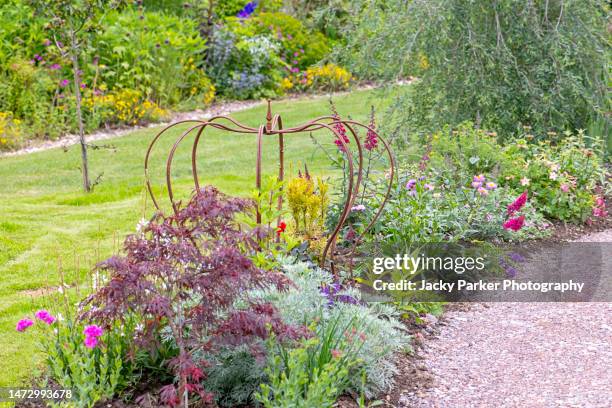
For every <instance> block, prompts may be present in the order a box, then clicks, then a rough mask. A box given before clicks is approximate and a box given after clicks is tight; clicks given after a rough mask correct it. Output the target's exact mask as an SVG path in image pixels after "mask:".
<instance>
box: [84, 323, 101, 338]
mask: <svg viewBox="0 0 612 408" xmlns="http://www.w3.org/2000/svg"><path fill="white" fill-rule="evenodd" d="M102 333H104V331H103V330H102V328H101V327H100V326H97V325H95V324H92V325H90V326H87V327H85V330H83V334H84V335H85V336H87V337H100V336H101V335H102Z"/></svg>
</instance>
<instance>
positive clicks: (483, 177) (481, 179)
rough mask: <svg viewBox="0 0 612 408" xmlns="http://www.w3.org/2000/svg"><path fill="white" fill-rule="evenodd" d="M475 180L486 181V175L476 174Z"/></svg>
mask: <svg viewBox="0 0 612 408" xmlns="http://www.w3.org/2000/svg"><path fill="white" fill-rule="evenodd" d="M473 181H475V182H479V183H484V182H485V181H486V179H485V176H484V175H482V174H479V175H477V176H474V180H473Z"/></svg>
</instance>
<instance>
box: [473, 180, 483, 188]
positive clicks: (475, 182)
mask: <svg viewBox="0 0 612 408" xmlns="http://www.w3.org/2000/svg"><path fill="white" fill-rule="evenodd" d="M472 187H473V188H480V187H482V182H481V181H472Z"/></svg>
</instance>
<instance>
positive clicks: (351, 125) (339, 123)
mask: <svg viewBox="0 0 612 408" xmlns="http://www.w3.org/2000/svg"><path fill="white" fill-rule="evenodd" d="M183 124H191V126H190V127H189V128H188V129H187V130H185V131H184V132H182V133H181V134H180V136H179V137H178V138H177V139H176V140H175V142H174V144H173V145H172V148H171V149H170V152H169V153H168V157H167V159H166V187H167V190H168V198H169V200H170V203H171V204H172V208H173V210H174V212H175V213H176V212H178V211H179V203H178V202H177V201H176V200H175V198H174V193H173V189H172V176H171V173H172V162H173V159H174V155H175V153H176V150H177V148H178V147H179V145H180V144H181V143H182V142H184V141H185V140H186V139H188V137H189V136H194V139H193V142H192V148H191V172H192V176H193V184H194V188H195V190H196V191H197V190H199V189H200V178H199V174H198V158H197V157H198V154H197V153H198V146H199V144H200V141H201V140H202V136H203V132H204V130H205V129H206V128H207V127H210V128H214V129H220V130H223V131H226V132H232V133H240V134H243V135H256V137H257V162H256V169H255V184H256V187H257V189H258V190H261V175H262V173H261V164H262V158H263V155H264V153H263V151H262V141H263V138H264V137H276V138H277V140H278V180H279V181H283V180H284V177H285V164H284V160H285V150H284V149H285V144H284V138H285V137H286V136H294V135H295V136H298V135H304V134H306V133H307V132H312V131H316V130H321V129H323V130H325V129H326V130H329V131H330V132H331V133H332V134H333V136H334V137H335V140H336V141H338V142H337V143H339V145H338V147H339V149H340V150H341V151H342V152H344V155H343V156H344V160H345V161H346V162H347V169H348V177H347V181H348V183H347V186H346V191H345V194H344V205H343V207H342V212H341V214H340V217H339V219H338V222H337V224H336V225H335V227H334V229H333V230H332V232H331V234H330V235H329V238H328V240H327V242H326V244H325V248H324V250H323V254H322V256H321V261H320V264H321V267H324V266H325V263H326V259H329V261H330V263H331V266H332V268H333V261H334V254H335V252H336V242H337V238H338V235H339V233H340V231H341V229H342V226H343V225H344V223H345V222H346V220H347V218H348V216H349V213H350V211H351V208H352V207H353V205H354V201H355V198H356V197H357V195H358V193H359V190H360V188H361V187H362V181H363V168H364V166H363V162H364V157H363V156H364V155H363V147H362V144H361V141H360V140H359V137H358V134H357V131H356V129H358V128H361V129H362V130H365V131H366V132H373V134H374V136H375V137H376V138H377V139H378V140H379V141H380V143H381V144H382V148H383V149H384V154H386V156H387V157H388V160H389V172H388V173H387V177H386V179H387V180H388V185H387V186H386V187H387V188H386V190H385V194H384V198H383V201H382V202H381V205H380V207H379V209H378V211H377V212H376V214H375V215H374V217H373V218H372V219H371V220H370V222H369V223H368V224H367V226H366V228H365V229H364V230H363V231H362V232H361V234H360V235H359V236H358V237H357V238H356V239H354V240H353V242H354V244H353V246H352V247H351V249H350V252H349V254H353V253H354V251H355V248H356V246H357V244H358V243H359V242H360V241H361V239H362V238H363V236H364V235H365V233H366V232H367V231H368V230H369V229H370V228H371V227H372V225H374V223H375V222H376V220H377V219H378V218H379V217H380V215H381V213H382V211H383V209H384V206H385V204H386V202H387V200H388V199H389V196H390V194H391V188H392V185H393V179H394V177H395V164H394V156H393V153H392V151H391V148H390V147H389V144H388V143H387V142H386V141H385V140H384V139H383V138H382V137H381V136H380V135H379V134H378V133H377V132H376V130H375V129H373V128H371V127H370V126H368V125H365V124H363V123H360V122H358V121H354V120H343V119H340V118H339V117H335V116H331V115H329V116H321V117H318V118H316V119H314V120H311V121H309V122H306V123H304V124H301V125H299V126H295V127H291V128H283V121H282V118H281V116H280V115H278V114H276V115H274V116H273V115H272V108H271V103H270V101H268V110H267V114H266V121H265V124H262V125H260V126H259V127H250V126H246V125H243V124H241V123H240V122H238V121H236V120H235V119H233V118H232V117H230V116H225V115H218V116H213V117H211V118H210V119H208V120H182V121H178V122H175V123H172V124H170V125H169V126H167V127H165V128H164V129H162V130H161V131H160V132H159V133H158V134H157V135H155V137H154V138H153V140H152V141H151V143H150V144H149V146H148V148H147V152H146V156H145V162H144V170H145V181H146V185H147V190H148V192H149V195H150V197H151V200H152V202H153V204H154V205H155V207H156V208H157V209H158V210H161V208H160V205H159V202H158V201H157V199H156V197H155V194H154V193H153V188H152V186H151V180H150V177H149V163H150V158H151V153H152V151H153V148H154V146H155V144H156V143H157V142H158V141H159V140H160V138H161V137H162V136H163V135H164V134H166V132H167V131H168V130H169V129H172V128H174V127H176V126H179V125H183ZM340 127H344V128H345V129H348V131H349V134H350V136H351V137H352V139H353V140H354V141H355V145H356V147H357V160H354V155H353V153H352V152H351V149H350V148H349V144H348V143H346V142H345V140H344V138H343V137H342V135H341V134H340V133H339V130H338V129H339V128H340ZM266 159H268V157H266ZM355 167H356V168H355ZM282 206H283V198H282V194H281V196H280V198H279V200H278V208H279V210H282ZM257 223H258V224H259V223H261V216H260V214H259V212H257Z"/></svg>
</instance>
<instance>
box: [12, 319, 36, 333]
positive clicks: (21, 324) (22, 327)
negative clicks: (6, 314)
mask: <svg viewBox="0 0 612 408" xmlns="http://www.w3.org/2000/svg"><path fill="white" fill-rule="evenodd" d="M33 324H34V322H33V321H32V320H30V319H21V320H20V321H18V322H17V327H15V330H17V331H18V332H24V331H26V329H27V328H28V327H30V326H32V325H33Z"/></svg>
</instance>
